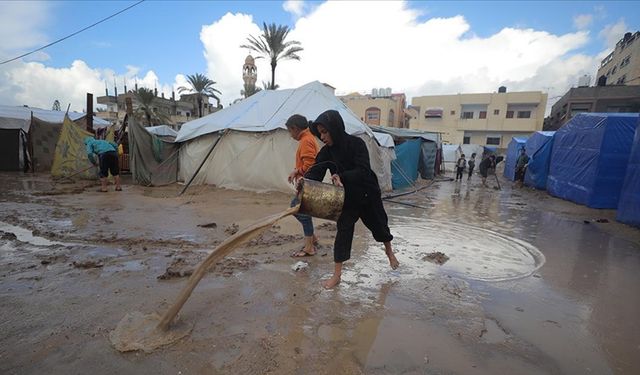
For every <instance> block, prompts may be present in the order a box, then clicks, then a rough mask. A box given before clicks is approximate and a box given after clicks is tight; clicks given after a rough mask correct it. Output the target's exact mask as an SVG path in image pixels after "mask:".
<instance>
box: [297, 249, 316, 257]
mask: <svg viewBox="0 0 640 375" xmlns="http://www.w3.org/2000/svg"><path fill="white" fill-rule="evenodd" d="M314 255H316V253H313V254H309V253H307V252H306V251H304V250H298V251H296V252H295V253H293V254H291V257H292V258H304V257H312V256H314Z"/></svg>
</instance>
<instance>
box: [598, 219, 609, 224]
mask: <svg viewBox="0 0 640 375" xmlns="http://www.w3.org/2000/svg"><path fill="white" fill-rule="evenodd" d="M596 222H598V223H608V222H609V219H597V220H596Z"/></svg>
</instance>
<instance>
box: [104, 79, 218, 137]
mask: <svg viewBox="0 0 640 375" xmlns="http://www.w3.org/2000/svg"><path fill="white" fill-rule="evenodd" d="M126 89H127V87H126V86H125V90H126ZM155 93H156V98H155V101H154V104H155V106H154V110H155V111H156V112H158V113H162V114H164V115H165V116H167V117H168V118H169V120H170V121H171V124H163V125H170V126H173V127H174V128H175V129H176V130H178V129H180V126H181V125H182V124H184V123H185V122H187V121H191V120H193V118H194V117H196V118H197V117H198V100H197V95H196V94H183V95H181V96H180V98H179V99H178V100H176V98H175V93H171V98H165V96H164V93H161V95H160V96H158V91H157V90H155ZM105 94H106V95H105V96H99V97H98V98H97V102H98V104H102V105H104V106H106V110H104V111H103V110H100V109H98V111H97V112H96V116H98V117H100V118H103V119H105V120H107V121H110V122H111V123H113V124H116V125H120V124H122V120H123V119H124V116H125V114H126V106H125V99H126V97H127V95H131V100H132V102H133V109H134V110H135V109H136V108H137V106H138V102H137V100H136V98H135V95H133V93H132V92H131V91H129V92H128V93H127V94H118V91H117V88H116V89H115V95H109V90H108V89H105ZM218 109H219V108H218V107H217V106H216V105H214V104H211V103H209V98H208V97H206V96H205V97H204V98H203V103H202V116H206V115H208V114H210V113H213V112H216V111H217V110H218Z"/></svg>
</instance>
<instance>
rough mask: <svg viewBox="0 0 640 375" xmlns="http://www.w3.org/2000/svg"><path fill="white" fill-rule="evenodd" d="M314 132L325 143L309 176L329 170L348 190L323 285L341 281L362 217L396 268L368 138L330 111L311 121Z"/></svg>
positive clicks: (313, 177) (316, 176)
mask: <svg viewBox="0 0 640 375" xmlns="http://www.w3.org/2000/svg"><path fill="white" fill-rule="evenodd" d="M310 128H311V133H313V134H314V135H315V136H316V137H318V138H319V139H320V140H322V142H323V143H324V144H325V145H324V147H322V149H320V152H318V155H317V156H316V160H315V164H314V165H313V166H312V167H311V168H309V170H308V171H307V173H306V174H305V177H306V178H308V179H310V180H316V181H322V179H323V178H324V175H325V173H326V171H327V169H328V170H329V171H330V173H331V181H332V182H333V183H334V184H335V185H337V186H343V187H344V191H345V198H344V204H343V208H342V213H341V214H340V217H339V218H338V223H337V229H338V231H337V233H336V238H335V242H334V245H333V260H334V266H335V268H334V272H333V276H331V278H329V279H328V280H324V282H323V283H322V285H323V286H324V287H325V288H327V289H331V288H333V287H335V286H336V285H338V284H339V283H340V279H341V275H342V263H343V262H345V261H347V260H349V258H351V244H352V242H353V232H354V227H355V224H356V222H357V221H358V220H362V223H363V224H364V225H365V226H366V227H367V228H368V229H369V230H370V231H371V234H373V238H374V239H375V240H376V241H378V242H382V243H383V244H384V250H385V254H386V255H387V258H388V259H389V265H390V266H391V268H392V269H396V268H398V266H399V264H400V263H399V262H398V260H397V259H396V257H395V255H394V253H393V249H392V248H391V240H393V235H391V232H390V231H389V225H388V218H387V213H386V212H385V210H384V206H383V205H382V197H381V195H382V193H381V191H380V186H379V185H378V177H377V176H376V174H375V173H374V172H373V170H372V169H371V164H370V162H369V152H368V151H367V146H366V145H365V143H364V141H363V140H362V139H360V138H358V137H355V136H352V135H349V134H347V132H346V131H345V127H344V121H343V120H342V117H341V116H340V113H339V112H338V111H335V110H328V111H325V112H323V113H321V114H320V116H318V118H317V119H316V120H315V121H314V122H313V123H312V124H311V126H310Z"/></svg>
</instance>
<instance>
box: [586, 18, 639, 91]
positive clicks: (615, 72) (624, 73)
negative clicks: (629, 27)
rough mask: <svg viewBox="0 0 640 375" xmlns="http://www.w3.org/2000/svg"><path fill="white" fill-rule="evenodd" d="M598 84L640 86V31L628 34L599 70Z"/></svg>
mask: <svg viewBox="0 0 640 375" xmlns="http://www.w3.org/2000/svg"><path fill="white" fill-rule="evenodd" d="M596 77H597V80H598V82H597V84H598V86H605V85H607V86H608V85H640V31H636V32H635V33H633V34H632V33H626V34H624V37H622V39H620V40H619V41H618V43H616V46H615V48H614V49H613V52H611V53H610V54H609V55H608V56H607V57H605V58H604V59H603V60H602V62H601V63H600V68H599V69H598V75H597V76H596Z"/></svg>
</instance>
